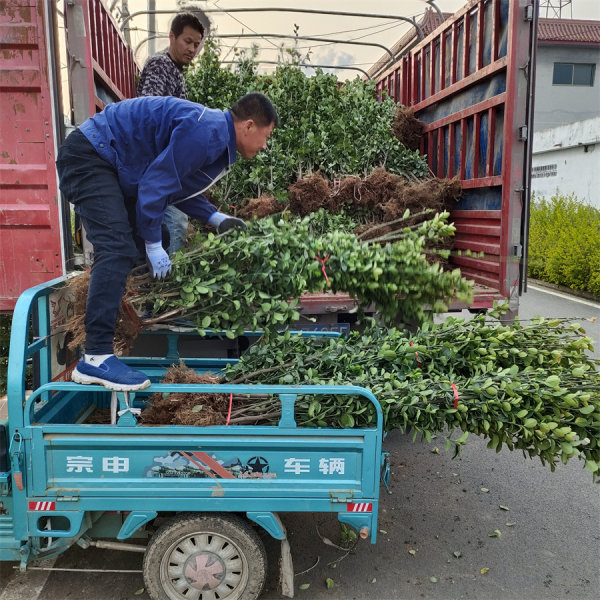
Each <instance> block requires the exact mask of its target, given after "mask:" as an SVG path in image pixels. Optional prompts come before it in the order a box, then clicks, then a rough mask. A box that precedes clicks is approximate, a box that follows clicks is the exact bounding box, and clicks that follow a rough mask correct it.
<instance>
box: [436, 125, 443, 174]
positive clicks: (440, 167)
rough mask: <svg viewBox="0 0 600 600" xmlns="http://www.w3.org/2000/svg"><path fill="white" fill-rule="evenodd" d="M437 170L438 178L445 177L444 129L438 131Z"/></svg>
mask: <svg viewBox="0 0 600 600" xmlns="http://www.w3.org/2000/svg"><path fill="white" fill-rule="evenodd" d="M437 154H438V155H437V170H436V175H437V176H438V177H444V128H443V127H440V128H439V129H438V145H437Z"/></svg>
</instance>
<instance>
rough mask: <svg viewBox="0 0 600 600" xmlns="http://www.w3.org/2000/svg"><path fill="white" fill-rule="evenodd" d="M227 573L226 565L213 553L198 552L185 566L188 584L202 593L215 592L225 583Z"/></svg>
mask: <svg viewBox="0 0 600 600" xmlns="http://www.w3.org/2000/svg"><path fill="white" fill-rule="evenodd" d="M225 573H226V567H225V563H224V562H223V561H222V560H221V558H220V557H219V556H218V555H217V554H214V553H213V552H206V551H204V552H196V553H194V554H192V555H191V556H189V557H188V559H187V560H186V561H185V564H184V566H183V574H184V575H185V578H186V580H187V582H188V584H189V585H190V586H191V587H193V588H195V589H197V590H201V591H205V590H214V589H215V588H216V587H218V586H219V585H220V584H221V582H222V581H223V578H224V577H225Z"/></svg>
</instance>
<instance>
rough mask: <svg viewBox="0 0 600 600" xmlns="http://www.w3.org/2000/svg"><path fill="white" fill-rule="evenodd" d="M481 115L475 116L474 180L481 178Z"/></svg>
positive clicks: (476, 114) (477, 113)
mask: <svg viewBox="0 0 600 600" xmlns="http://www.w3.org/2000/svg"><path fill="white" fill-rule="evenodd" d="M480 127H481V113H479V112H476V113H475V114H474V115H473V168H472V178H473V179H478V178H479V150H480V148H481V147H480V145H479V142H480V140H481V131H480Z"/></svg>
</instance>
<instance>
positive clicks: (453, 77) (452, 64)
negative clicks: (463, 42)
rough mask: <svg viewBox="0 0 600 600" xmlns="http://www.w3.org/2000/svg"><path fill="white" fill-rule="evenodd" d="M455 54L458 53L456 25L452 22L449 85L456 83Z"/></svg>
mask: <svg viewBox="0 0 600 600" xmlns="http://www.w3.org/2000/svg"><path fill="white" fill-rule="evenodd" d="M457 54H458V25H457V24H456V23H453V24H452V55H451V56H450V86H452V85H454V84H455V83H456V69H457Z"/></svg>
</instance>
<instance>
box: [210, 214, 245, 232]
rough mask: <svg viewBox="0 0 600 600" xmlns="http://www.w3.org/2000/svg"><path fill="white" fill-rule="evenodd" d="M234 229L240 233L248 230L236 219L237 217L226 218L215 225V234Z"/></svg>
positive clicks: (240, 220)
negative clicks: (237, 229)
mask: <svg viewBox="0 0 600 600" xmlns="http://www.w3.org/2000/svg"><path fill="white" fill-rule="evenodd" d="M235 227H238V228H239V229H241V230H242V231H246V230H247V229H248V226H247V225H246V223H245V222H244V221H242V219H238V218H237V217H227V218H226V219H223V221H221V222H220V223H219V225H217V233H225V232H226V231H229V230H230V229H233V228H235Z"/></svg>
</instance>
